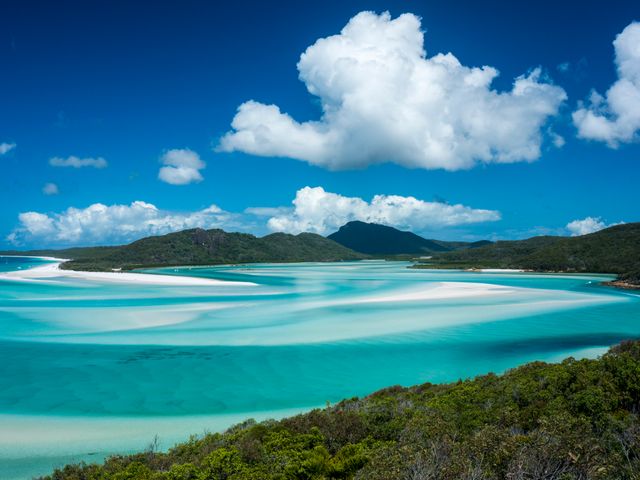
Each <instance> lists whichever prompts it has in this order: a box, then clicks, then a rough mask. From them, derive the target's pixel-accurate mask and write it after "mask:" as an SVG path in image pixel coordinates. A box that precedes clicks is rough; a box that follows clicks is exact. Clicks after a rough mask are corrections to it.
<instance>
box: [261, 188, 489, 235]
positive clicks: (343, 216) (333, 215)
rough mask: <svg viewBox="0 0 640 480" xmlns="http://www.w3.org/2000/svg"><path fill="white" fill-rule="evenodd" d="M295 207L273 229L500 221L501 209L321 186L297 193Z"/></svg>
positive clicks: (415, 227)
mask: <svg viewBox="0 0 640 480" xmlns="http://www.w3.org/2000/svg"><path fill="white" fill-rule="evenodd" d="M292 203H293V209H292V210H290V211H289V212H286V213H282V214H280V215H277V216H274V217H271V218H270V219H269V221H268V223H267V225H268V227H269V229H270V230H272V231H279V232H288V233H299V232H315V233H320V234H327V233H331V232H332V231H334V230H337V229H338V228H339V227H341V226H342V225H344V224H345V223H347V222H349V221H352V220H361V221H364V222H372V223H381V224H384V225H390V226H393V227H398V228H404V229H410V230H416V231H420V230H424V229H426V228H441V227H449V226H455V225H465V224H471V223H479V222H491V221H495V220H500V212H497V211H495V210H480V209H474V208H470V207H466V206H464V205H449V204H446V203H439V202H425V201H423V200H418V199H417V198H414V197H402V196H399V195H376V196H374V197H373V199H372V200H371V201H370V202H367V201H365V200H363V199H361V198H358V197H345V196H342V195H339V194H336V193H331V192H327V191H325V190H324V189H323V188H322V187H315V188H312V187H304V188H302V189H300V190H298V192H297V193H296V198H295V199H294V200H293V202H292Z"/></svg>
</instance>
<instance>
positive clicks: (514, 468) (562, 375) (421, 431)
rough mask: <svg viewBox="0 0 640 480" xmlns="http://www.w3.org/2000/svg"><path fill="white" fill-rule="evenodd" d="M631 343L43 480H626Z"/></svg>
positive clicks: (634, 470) (354, 402)
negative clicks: (603, 352)
mask: <svg viewBox="0 0 640 480" xmlns="http://www.w3.org/2000/svg"><path fill="white" fill-rule="evenodd" d="M638 411H640V343H638V342H629V343H623V344H622V345H620V346H618V347H615V348H613V349H612V350H611V351H610V352H609V353H608V354H606V355H605V356H604V357H603V358H601V359H599V360H580V361H576V360H573V359H568V360H565V361H564V362H562V363H561V364H546V363H542V362H534V363H530V364H528V365H525V366H523V367H520V368H517V369H514V370H511V371H509V372H507V373H505V374H504V375H501V376H496V375H492V374H489V375H486V376H482V377H478V378H476V379H474V380H465V381H459V382H456V383H451V384H448V385H432V384H424V385H419V386H416V387H411V388H402V387H391V388H387V389H385V390H381V391H379V392H376V393H374V394H372V395H370V396H369V397H366V398H362V399H358V398H353V399H350V400H345V401H343V402H341V403H339V404H337V405H335V406H333V407H329V408H326V409H322V410H314V411H312V412H309V413H307V414H303V415H299V416H296V417H292V418H287V419H285V420H282V421H267V422H263V423H255V422H253V421H247V422H245V423H243V424H240V425H238V426H236V427H233V428H231V429H230V430H228V431H227V432H225V433H223V434H209V435H206V436H204V437H202V438H196V437H194V438H192V439H191V440H190V441H188V442H186V443H183V444H180V445H176V446H175V447H174V448H172V449H171V450H169V452H167V453H159V452H157V451H155V449H154V448H153V447H150V449H149V450H147V451H146V452H144V453H140V454H137V455H131V456H123V457H113V458H110V459H108V460H107V461H106V463H105V464H104V465H102V466H97V465H76V466H67V467H65V468H63V469H61V470H58V471H56V472H55V473H54V474H52V475H51V476H49V477H46V478H47V479H48V480H134V479H135V480H208V479H216V480H222V479H225V480H245V479H246V480H289V479H291V480H294V479H300V480H312V479H313V480H329V479H355V480H396V479H400V480H421V479H439V480H459V479H463V480H482V479H486V480H489V479H492V480H493V479H495V480H498V479H508V480H525V479H531V480H533V479H547V480H583V479H584V480H586V479H594V480H598V479H602V480H604V479H611V480H614V479H615V480H626V479H628V480H632V479H636V480H637V479H638V478H640V420H639V418H638Z"/></svg>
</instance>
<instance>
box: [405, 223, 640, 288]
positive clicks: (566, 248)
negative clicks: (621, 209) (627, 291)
mask: <svg viewBox="0 0 640 480" xmlns="http://www.w3.org/2000/svg"><path fill="white" fill-rule="evenodd" d="M416 267H417V268H519V269H525V270H533V271H542V272H590V273H617V274H619V275H620V281H622V282H626V283H629V284H639V285H640V223H628V224H624V225H616V226H614V227H609V228H607V229H604V230H600V231H599V232H595V233H591V234H588V235H582V236H579V237H552V236H542V237H533V238H529V239H527V240H513V241H499V242H495V243H493V244H491V245H485V246H482V247H479V248H474V249H465V250H456V251H451V252H443V253H439V254H434V255H433V256H432V258H430V259H429V260H428V261H427V262H424V263H422V264H417V265H416Z"/></svg>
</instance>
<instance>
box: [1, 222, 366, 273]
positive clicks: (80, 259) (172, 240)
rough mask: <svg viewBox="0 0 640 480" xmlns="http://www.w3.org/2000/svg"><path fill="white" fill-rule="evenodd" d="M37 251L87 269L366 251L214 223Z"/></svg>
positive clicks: (310, 258) (350, 256)
mask: <svg viewBox="0 0 640 480" xmlns="http://www.w3.org/2000/svg"><path fill="white" fill-rule="evenodd" d="M10 253H14V254H17V253H18V252H10ZM23 253H28V254H38V253H35V252H23ZM39 254H41V255H42V254H44V255H51V256H58V257H62V258H71V259H72V260H71V261H69V262H66V263H64V264H62V268H66V269H71V270H89V271H91V270H107V271H108V270H112V269H123V270H130V269H133V268H141V267H156V266H172V265H217V264H230V263H257V262H328V261H341V260H357V259H361V258H363V257H364V255H362V254H359V253H356V252H354V251H352V250H349V249H348V248H345V247H343V246H342V245H339V244H337V243H336V242H334V241H332V240H328V239H326V238H324V237H322V236H320V235H316V234H313V233H301V234H299V235H289V234H285V233H273V234H271V235H267V236H265V237H261V238H258V237H255V236H253V235H249V234H245V233H227V232H225V231H223V230H218V229H214V230H202V229H192V230H184V231H181V232H176V233H169V234H167V235H162V236H157V237H147V238H143V239H141V240H137V241H135V242H133V243H130V244H129V245H123V246H119V247H90V248H77V249H67V250H59V251H56V250H42V251H39Z"/></svg>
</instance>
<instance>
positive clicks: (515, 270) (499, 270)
mask: <svg viewBox="0 0 640 480" xmlns="http://www.w3.org/2000/svg"><path fill="white" fill-rule="evenodd" d="M474 271H476V272H482V273H522V272H524V270H522V269H519V268H481V269H479V270H474Z"/></svg>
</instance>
